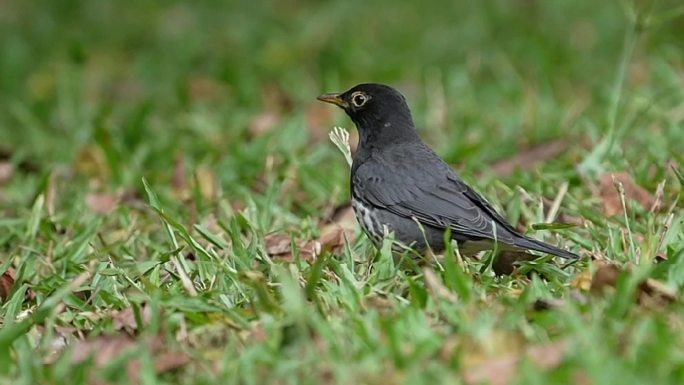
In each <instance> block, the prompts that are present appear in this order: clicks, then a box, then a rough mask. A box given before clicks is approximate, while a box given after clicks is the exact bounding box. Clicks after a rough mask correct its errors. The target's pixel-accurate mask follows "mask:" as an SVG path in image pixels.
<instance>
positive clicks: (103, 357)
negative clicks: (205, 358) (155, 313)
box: [71, 334, 190, 383]
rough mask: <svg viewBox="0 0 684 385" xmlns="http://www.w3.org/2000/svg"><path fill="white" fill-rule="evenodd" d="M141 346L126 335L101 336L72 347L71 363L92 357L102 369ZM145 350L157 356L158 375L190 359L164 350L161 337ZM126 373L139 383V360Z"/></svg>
mask: <svg viewBox="0 0 684 385" xmlns="http://www.w3.org/2000/svg"><path fill="white" fill-rule="evenodd" d="M139 342H140V341H136V340H135V339H133V338H132V337H130V336H128V335H125V334H118V335H113V336H107V335H100V336H97V337H94V338H90V339H87V340H79V341H77V342H75V343H74V344H72V345H71V361H72V362H73V363H76V364H77V363H81V362H84V361H86V360H88V359H90V358H91V357H92V358H93V361H94V363H95V366H96V367H102V366H104V365H106V364H108V363H110V362H112V361H113V360H115V359H117V358H119V357H120V356H121V354H123V353H125V352H126V351H129V350H131V349H136V348H139V347H140V344H139ZM145 346H147V347H148V348H149V349H150V351H151V352H152V354H153V355H154V367H155V370H156V371H157V373H162V372H165V371H169V370H172V369H175V368H178V367H180V366H182V365H185V364H186V363H187V362H189V360H190V357H189V356H188V355H187V354H185V353H183V352H179V351H168V350H165V349H164V341H163V339H162V337H161V336H155V337H153V338H150V339H149V340H148V341H146V343H145ZM126 371H127V373H128V376H129V378H130V379H131V382H132V383H138V382H139V379H140V377H139V376H140V362H139V361H138V360H130V361H129V362H128V363H127V365H126Z"/></svg>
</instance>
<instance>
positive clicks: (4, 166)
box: [0, 160, 14, 184]
mask: <svg viewBox="0 0 684 385" xmlns="http://www.w3.org/2000/svg"><path fill="white" fill-rule="evenodd" d="M12 175H14V165H13V164H12V163H10V162H6V161H4V160H3V161H0V184H5V183H7V182H9V180H10V179H12Z"/></svg>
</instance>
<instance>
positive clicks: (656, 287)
mask: <svg viewBox="0 0 684 385" xmlns="http://www.w3.org/2000/svg"><path fill="white" fill-rule="evenodd" d="M623 269H624V270H625V271H629V270H630V268H629V266H626V267H623V268H622V269H621V268H620V267H619V266H617V265H613V264H601V265H599V267H598V269H596V272H595V273H594V277H593V278H592V281H591V292H592V293H595V294H598V293H602V292H603V291H605V290H606V289H609V288H610V289H612V288H615V285H616V283H617V280H618V278H619V277H620V273H621V272H622V271H623ZM678 296H679V293H678V292H677V291H676V290H675V289H673V288H671V287H669V286H667V285H665V284H664V283H662V282H660V281H658V280H656V279H653V278H646V279H645V280H644V281H643V282H641V283H640V284H639V286H638V287H637V292H636V300H637V301H638V302H639V303H640V304H642V305H659V304H660V305H662V304H666V303H671V302H674V301H676V300H677V298H678Z"/></svg>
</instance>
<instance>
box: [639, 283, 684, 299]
mask: <svg viewBox="0 0 684 385" xmlns="http://www.w3.org/2000/svg"><path fill="white" fill-rule="evenodd" d="M639 293H640V296H639V300H640V302H642V303H643V302H644V301H648V300H649V299H651V298H652V299H655V300H656V302H664V303H670V302H675V301H676V300H677V297H678V293H677V291H676V290H674V289H673V288H671V287H669V286H667V285H665V284H664V283H662V282H660V281H658V280H655V279H653V278H647V279H646V280H645V281H644V282H643V283H642V284H641V285H639Z"/></svg>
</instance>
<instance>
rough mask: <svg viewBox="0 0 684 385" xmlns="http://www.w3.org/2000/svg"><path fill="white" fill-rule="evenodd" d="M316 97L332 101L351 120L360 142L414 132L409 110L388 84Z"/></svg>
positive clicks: (359, 86) (406, 135)
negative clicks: (357, 130)
mask: <svg viewBox="0 0 684 385" xmlns="http://www.w3.org/2000/svg"><path fill="white" fill-rule="evenodd" d="M318 100H321V101H324V102H327V103H332V104H335V105H337V106H339V107H341V108H342V109H343V110H344V112H346V113H347V115H349V117H350V118H351V119H352V121H354V123H355V124H356V127H357V128H358V129H359V134H360V136H361V142H362V143H361V144H362V145H363V142H364V141H369V140H378V139H379V138H386V139H385V140H390V139H392V140H391V141H395V140H397V139H402V138H403V137H414V136H415V135H416V133H415V128H414V125H413V119H412V117H411V111H410V110H409V107H408V105H407V104H406V99H404V96H403V95H402V94H401V93H399V91H397V90H395V89H394V88H392V87H390V86H386V85H383V84H375V83H365V84H359V85H357V86H354V87H352V88H351V89H350V90H348V91H345V92H342V93H331V94H323V95H321V96H319V97H318Z"/></svg>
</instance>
